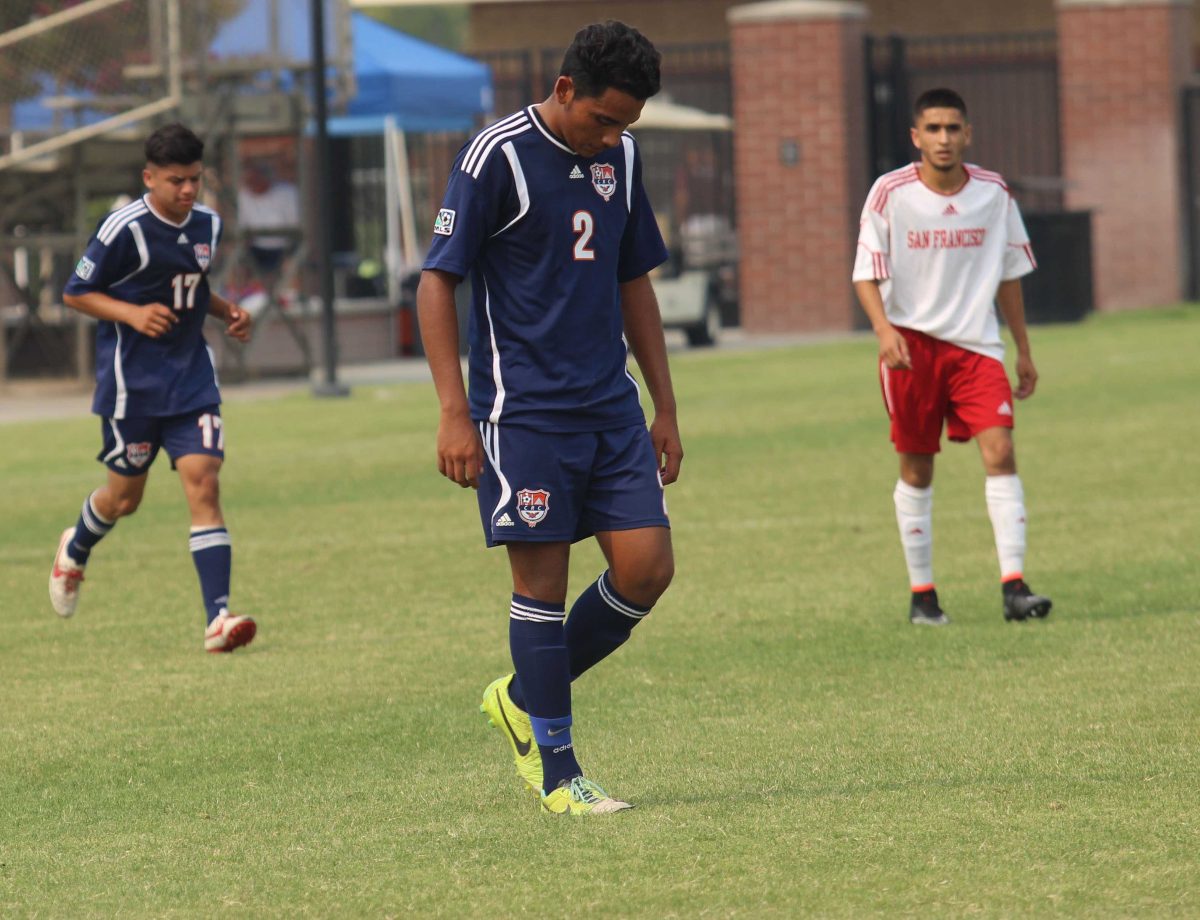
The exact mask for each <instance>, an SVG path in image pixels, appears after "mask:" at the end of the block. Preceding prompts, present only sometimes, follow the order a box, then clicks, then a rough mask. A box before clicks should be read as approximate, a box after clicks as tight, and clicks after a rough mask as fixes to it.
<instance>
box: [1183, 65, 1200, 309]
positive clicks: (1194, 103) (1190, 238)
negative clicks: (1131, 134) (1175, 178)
mask: <svg viewBox="0 0 1200 920" xmlns="http://www.w3.org/2000/svg"><path fill="white" fill-rule="evenodd" d="M1195 79H1200V76H1198V77H1197V78H1195ZM1182 103H1183V150H1184V170H1183V182H1184V185H1183V189H1184V195H1185V196H1186V201H1187V205H1186V207H1185V209H1184V213H1185V221H1184V222H1185V224H1186V234H1187V237H1186V248H1185V250H1184V251H1185V261H1186V265H1185V271H1186V279H1185V280H1186V290H1187V296H1188V299H1189V300H1200V82H1198V83H1194V84H1192V85H1190V86H1185V87H1184V88H1183V93H1182Z"/></svg>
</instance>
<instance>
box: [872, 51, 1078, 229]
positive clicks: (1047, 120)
mask: <svg viewBox="0 0 1200 920" xmlns="http://www.w3.org/2000/svg"><path fill="white" fill-rule="evenodd" d="M866 68H867V93H868V98H867V112H868V119H867V120H868V124H869V125H870V130H871V134H870V154H871V155H870V158H869V162H870V171H871V176H870V178H871V179H874V177H875V176H877V175H879V174H881V173H884V172H887V171H888V170H891V169H896V168H897V167H900V166H903V165H904V164H905V163H909V162H911V161H912V160H913V158H914V155H913V154H914V152H913V147H912V142H911V140H910V138H909V126H910V124H911V109H912V104H913V102H914V101H916V99H917V97H918V96H919V95H920V94H921V93H922V92H924V91H925V90H927V89H932V88H934V87H938V86H948V87H950V88H952V89H954V90H956V91H957V92H958V93H959V94H960V95H962V97H963V98H964V99H965V100H966V103H967V106H968V108H969V109H970V120H971V125H972V131H973V142H972V145H971V150H970V152H969V153H968V158H969V159H970V160H971V161H972V162H976V163H979V164H980V165H981V166H985V167H986V168H988V169H992V170H995V171H997V172H999V173H1001V174H1003V175H1004V177H1005V179H1006V180H1007V181H1008V183H1009V185H1010V187H1011V188H1012V189H1013V191H1014V193H1015V194H1016V196H1017V199H1018V200H1019V201H1020V203H1021V206H1022V208H1023V209H1024V210H1026V211H1030V212H1038V211H1041V212H1047V211H1058V210H1061V209H1062V204H1063V195H1062V191H1063V185H1062V156H1061V151H1060V146H1059V99H1058V42H1057V36H1056V35H1055V33H1053V32H1035V33H1020V34H1010V35H980V36H936V37H913V36H899V35H892V36H888V37H884V38H878V37H873V36H872V37H868V38H867V43H866Z"/></svg>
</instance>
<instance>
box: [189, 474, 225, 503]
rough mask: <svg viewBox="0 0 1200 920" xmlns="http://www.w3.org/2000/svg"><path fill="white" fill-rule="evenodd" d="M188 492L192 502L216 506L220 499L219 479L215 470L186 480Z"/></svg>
mask: <svg viewBox="0 0 1200 920" xmlns="http://www.w3.org/2000/svg"><path fill="white" fill-rule="evenodd" d="M188 494H189V495H190V496H191V499H192V502H193V504H198V505H203V506H205V507H209V506H211V507H216V506H217V505H218V504H220V500H221V479H220V476H219V475H218V474H217V472H216V471H215V470H213V471H210V472H205V473H201V474H199V475H197V476H194V477H192V478H191V479H189V480H188Z"/></svg>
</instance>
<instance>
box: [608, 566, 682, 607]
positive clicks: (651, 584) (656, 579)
mask: <svg viewBox="0 0 1200 920" xmlns="http://www.w3.org/2000/svg"><path fill="white" fill-rule="evenodd" d="M624 575H625V577H624V578H621V579H620V581H621V582H623V584H621V585H620V586H619V587H617V590H618V591H619V592H620V593H621V594H623V595H625V596H626V597H628V598H629V599H630V600H631V601H633V602H634V603H637V604H642V605H644V606H646V607H653V606H654V605H655V604H656V603H658V599H659V598H660V597H662V596H663V595H664V594H665V593H666V591H667V588H669V587H670V585H671V580H672V579H673V578H674V577H675V557H674V556H673V555H671V554H670V553H665V554H662V555H661V556H658V557H656V558H653V559H646V560H643V561H642V562H641V564H640V565H639V566H638V567H637V568H636V569H635V570H634V571H631V572H628V573H624Z"/></svg>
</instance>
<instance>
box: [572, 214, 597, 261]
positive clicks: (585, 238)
mask: <svg viewBox="0 0 1200 920" xmlns="http://www.w3.org/2000/svg"><path fill="white" fill-rule="evenodd" d="M571 228H572V229H573V230H574V231H575V232H576V233H577V234H578V235H579V238H578V239H577V240H575V261H576V262H593V261H595V259H596V250H594V249H592V248H591V247H590V246H589V245H588V244H589V243H590V242H591V241H592V234H593V233H595V232H596V221H595V218H593V217H592V214H591V212H590V211H576V212H575V216H574V217H572V218H571Z"/></svg>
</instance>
